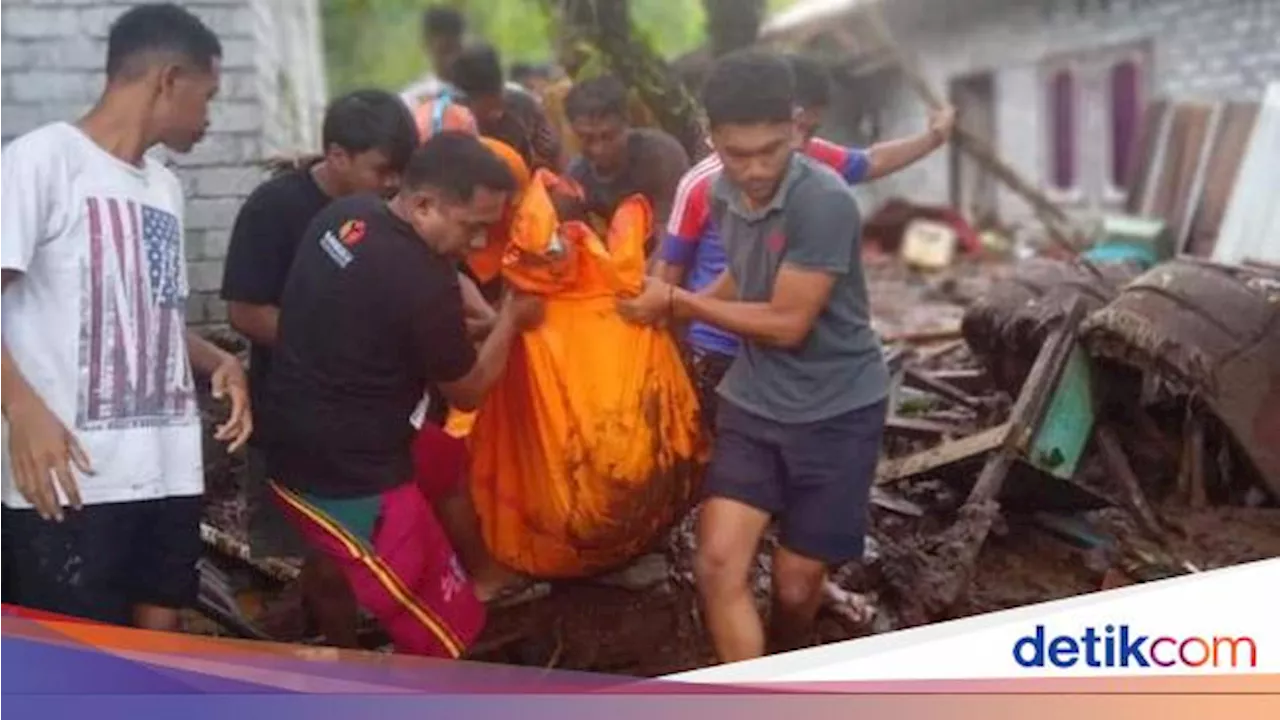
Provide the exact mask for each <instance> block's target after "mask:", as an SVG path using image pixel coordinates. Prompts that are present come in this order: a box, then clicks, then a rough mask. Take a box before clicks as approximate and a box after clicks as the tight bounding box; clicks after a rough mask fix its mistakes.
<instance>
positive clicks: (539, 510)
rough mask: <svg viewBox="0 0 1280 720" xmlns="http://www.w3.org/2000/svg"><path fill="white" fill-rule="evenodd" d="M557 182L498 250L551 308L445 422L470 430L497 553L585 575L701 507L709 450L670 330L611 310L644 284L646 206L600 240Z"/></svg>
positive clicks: (533, 566) (539, 187)
mask: <svg viewBox="0 0 1280 720" xmlns="http://www.w3.org/2000/svg"><path fill="white" fill-rule="evenodd" d="M558 182H559V181H558V179H557V178H555V176H553V175H550V174H549V173H546V171H541V170H540V171H539V172H538V173H537V174H536V175H535V176H534V178H533V182H532V183H531V184H530V185H529V186H528V187H527V188H526V190H525V192H523V193H522V195H521V197H520V199H519V201H518V206H517V207H516V208H515V210H514V213H513V215H512V217H511V222H510V225H509V228H510V230H509V232H510V234H509V241H508V242H507V243H506V247H505V251H504V254H503V258H502V264H503V269H502V272H503V276H504V278H505V279H506V281H507V282H508V283H509V284H510V285H512V286H514V287H516V288H519V289H521V290H524V291H526V292H531V293H536V294H539V295H543V296H545V297H546V301H547V303H546V319H545V321H544V322H543V324H542V325H541V326H540V327H538V328H537V329H535V330H533V331H530V332H527V333H524V334H523V335H522V336H521V338H520V340H519V342H518V343H517V344H516V346H515V347H514V348H513V349H512V353H511V358H510V361H509V363H508V366H507V369H506V373H505V375H504V376H503V378H502V379H501V380H500V381H499V384H498V386H497V387H496V388H495V389H494V390H493V392H492V393H491V394H490V395H489V397H488V398H487V399H486V401H485V403H484V405H483V406H482V407H481V408H480V410H479V411H478V413H476V414H475V415H474V416H469V415H464V414H455V415H454V416H453V417H451V418H450V422H449V426H448V429H449V431H450V432H452V433H455V434H458V435H467V436H468V443H469V445H470V449H471V487H472V494H473V497H474V499H475V505H476V511H477V513H478V515H479V517H480V526H481V531H482V533H483V535H484V538H485V542H486V543H487V544H488V546H489V549H490V551H491V552H492V553H493V554H494V555H495V557H496V558H497V559H498V560H500V561H501V562H503V563H505V564H507V565H509V566H511V567H513V568H515V569H517V570H520V571H522V572H526V573H529V574H532V575H536V576H541V577H578V576H584V575H589V574H592V573H595V572H598V571H601V570H605V569H608V568H610V567H614V566H617V565H620V564H623V563H625V562H627V561H628V560H631V559H632V558H634V557H635V556H637V555H639V554H641V553H643V552H645V551H646V550H647V549H648V548H649V547H650V546H651V545H652V544H653V542H654V541H655V539H657V537H658V535H659V534H660V533H661V532H662V531H663V530H665V529H666V528H667V527H669V526H670V524H671V523H672V521H674V520H675V519H677V517H678V516H679V514H680V513H682V512H683V511H684V510H686V509H687V508H688V507H689V506H690V504H691V503H692V501H693V499H694V495H695V491H696V489H697V488H696V486H697V482H698V479H699V478H700V477H701V470H702V467H703V465H704V463H705V460H706V449H705V445H704V444H703V440H702V438H701V436H700V434H699V432H700V431H699V424H698V401H697V396H696V394H695V392H694V389H693V386H692V384H691V383H690V381H689V378H688V375H687V374H686V372H685V370H684V366H683V364H682V362H681V358H680V352H679V349H678V348H677V346H676V343H675V341H674V340H673V339H672V337H671V335H670V334H669V333H668V332H667V331H665V330H660V329H654V328H647V327H639V326H636V325H632V324H629V323H627V322H625V321H624V320H622V318H621V317H619V316H618V314H617V312H616V310H615V308H614V297H615V295H625V294H634V293H636V292H638V291H639V289H640V287H641V285H642V283H643V279H644V262H645V258H644V242H645V239H646V238H647V237H648V235H649V230H650V228H651V226H652V222H653V219H652V214H651V211H650V209H649V206H648V203H647V202H645V200H644V199H643V198H641V197H639V196H636V197H633V198H630V199H628V200H626V201H625V202H624V203H623V204H622V206H621V207H620V208H619V209H618V211H617V213H616V214H615V215H614V217H613V219H612V223H611V225H610V228H609V232H608V236H607V239H606V240H605V241H602V240H601V239H600V238H599V237H598V236H597V235H596V234H595V233H594V232H593V231H592V230H590V228H588V226H586V225H585V224H583V223H581V222H576V221H571V222H567V223H561V222H559V220H558V218H557V217H556V214H555V209H554V207H553V204H552V201H551V196H550V193H549V188H550V187H558ZM468 426H469V427H468ZM468 430H469V433H468Z"/></svg>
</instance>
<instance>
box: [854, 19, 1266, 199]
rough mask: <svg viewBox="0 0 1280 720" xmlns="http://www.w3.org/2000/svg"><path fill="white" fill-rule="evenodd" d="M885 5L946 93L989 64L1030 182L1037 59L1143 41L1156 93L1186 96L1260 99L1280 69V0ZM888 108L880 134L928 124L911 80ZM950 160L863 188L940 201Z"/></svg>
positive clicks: (1036, 172) (1008, 134)
mask: <svg viewBox="0 0 1280 720" xmlns="http://www.w3.org/2000/svg"><path fill="white" fill-rule="evenodd" d="M884 7H885V8H886V9H885V14H886V19H887V21H888V23H889V25H890V27H891V29H892V31H893V33H894V36H895V38H896V39H897V40H898V41H899V43H900V44H901V45H902V46H903V47H904V48H906V49H907V50H908V51H910V52H911V53H912V54H914V56H915V57H916V58H918V60H919V62H920V65H921V67H922V69H923V70H924V72H925V73H926V75H927V76H928V77H929V79H930V81H931V82H932V83H933V85H934V87H936V88H937V89H938V90H939V92H943V93H945V92H946V89H947V87H948V83H949V82H950V81H951V79H953V78H956V77H960V76H963V75H967V74H971V73H975V72H980V71H988V70H989V71H993V76H994V78H993V79H994V84H995V94H996V124H997V138H996V145H997V149H998V150H999V151H1000V154H1001V156H1002V157H1003V158H1004V159H1005V160H1006V161H1007V162H1009V163H1010V164H1011V165H1013V166H1014V167H1015V168H1017V169H1018V170H1019V171H1021V172H1023V173H1024V174H1025V175H1026V176H1027V177H1028V179H1031V180H1033V181H1043V178H1044V168H1045V165H1046V163H1045V160H1046V145H1047V139H1046V133H1045V128H1044V112H1043V108H1042V106H1043V102H1044V97H1045V88H1044V84H1043V80H1042V79H1041V66H1040V63H1041V62H1042V61H1043V60H1044V59H1046V58H1048V57H1050V56H1053V55H1056V54H1060V53H1067V52H1077V51H1082V50H1089V49H1093V48H1104V47H1111V46H1116V45H1121V44H1125V43H1132V42H1137V41H1143V40H1146V41H1149V42H1150V43H1151V49H1152V66H1151V77H1150V80H1151V85H1150V87H1149V90H1150V91H1151V92H1152V93H1153V94H1154V95H1164V96H1172V97H1177V98H1179V99H1192V98H1203V99H1209V100H1220V99H1251V100H1258V99H1260V98H1261V96H1262V91H1263V88H1264V86H1265V85H1266V82H1267V81H1268V80H1269V79H1276V78H1280V0H963V1H962V2H961V1H959V0H894V1H893V2H886V3H884ZM884 111H885V116H886V117H885V129H884V133H883V134H882V137H886V138H887V137H894V136H895V135H900V134H905V133H909V132H916V131H919V130H920V129H921V128H922V127H923V123H924V107H923V105H922V104H920V103H919V102H918V101H917V99H916V98H915V96H914V95H913V94H912V93H911V92H910V91H909V90H908V89H906V88H905V87H903V88H902V91H901V92H898V93H896V94H894V95H893V96H892V98H891V100H890V102H888V103H886V106H885V108H884ZM1079 144H1080V145H1081V146H1089V147H1091V148H1094V149H1096V148H1099V147H1102V146H1104V144H1105V141H1104V140H1102V139H1101V138H1089V137H1081V139H1080V143H1079ZM1089 161H1090V162H1098V161H1099V160H1098V158H1092V159H1090V160H1089ZM948 167H949V166H948V159H947V154H946V152H938V153H935V154H934V155H933V156H931V157H930V158H929V159H927V160H925V161H923V162H921V163H919V164H918V165H916V166H914V167H912V168H910V169H908V170H906V171H903V172H902V173H900V174H898V175H896V176H894V177H892V178H889V179H886V180H884V181H881V182H879V183H876V185H875V186H873V187H870V188H868V189H867V190H866V191H865V192H864V197H866V198H867V200H868V202H870V203H874V202H876V201H877V200H879V199H882V198H885V197H888V196H891V195H894V194H900V195H903V196H905V197H909V198H914V199H917V200H921V201H926V202H936V203H945V202H947V201H948V200H949V192H948V185H949V171H948ZM998 206H999V209H1000V212H1001V215H1002V217H1003V218H1005V219H1006V220H1008V219H1017V218H1025V217H1027V216H1028V215H1029V214H1030V213H1029V209H1028V208H1027V206H1026V205H1025V204H1024V203H1023V202H1022V201H1021V200H1020V199H1018V198H1017V197H1016V196H1014V195H1013V194H1012V193H1011V192H1009V191H1008V190H1007V189H1004V188H1003V187H1002V188H1001V190H1000V194H999V198H998ZM868 209H869V208H868Z"/></svg>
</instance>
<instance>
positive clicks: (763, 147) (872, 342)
mask: <svg viewBox="0 0 1280 720" xmlns="http://www.w3.org/2000/svg"><path fill="white" fill-rule="evenodd" d="M794 104H795V103H794V81H793V78H792V74H791V69H790V66H789V65H788V63H787V62H786V61H785V60H784V59H782V58H780V57H777V56H773V55H768V54H763V53H759V52H746V53H740V54H735V55H730V56H727V57H725V58H724V59H722V60H721V61H720V62H719V63H718V64H717V65H716V67H715V69H714V70H713V71H712V74H711V76H710V78H709V79H708V80H707V84H706V87H705V89H704V96H703V105H704V107H705V108H706V111H707V118H708V120H709V121H710V125H711V138H712V141H713V142H714V143H715V146H716V151H717V152H718V153H719V154H720V157H721V159H722V160H723V161H724V170H723V172H722V174H721V176H720V177H719V178H718V179H717V180H716V182H715V185H714V186H713V188H712V201H711V211H710V212H711V215H712V221H713V222H714V223H715V224H716V225H717V226H718V227H719V228H720V229H721V234H722V237H723V243H724V246H725V251H726V255H727V257H728V267H727V269H726V271H725V272H724V273H723V274H721V276H720V277H719V279H717V280H716V281H715V282H713V283H712V284H711V285H710V286H708V287H707V288H706V289H704V290H703V291H701V292H698V293H696V294H695V293H692V292H689V291H687V290H683V289H681V288H678V287H675V286H673V285H668V284H666V283H663V282H662V281H660V280H657V279H651V280H649V281H648V283H647V285H646V286H645V289H644V291H643V292H642V293H641V294H640V295H639V296H637V297H635V298H633V299H629V300H623V301H620V302H619V311H620V312H621V313H622V314H623V315H624V316H625V317H627V318H629V319H631V320H633V321H636V322H645V323H656V322H662V321H664V320H668V319H672V318H679V319H692V320H698V321H701V322H704V323H707V324H710V325H714V326H717V327H720V328H723V329H724V330H726V331H729V332H732V333H734V334H737V335H740V336H742V337H743V338H744V340H745V343H744V346H743V351H742V352H741V353H740V354H739V355H738V357H737V358H736V359H735V360H734V363H733V365H732V366H731V367H730V369H729V371H728V372H727V373H726V375H725V378H724V380H723V382H722V383H721V384H720V387H719V394H720V397H721V402H720V407H719V411H718V417H717V420H716V424H717V427H718V436H717V438H716V446H715V455H714V457H713V458H712V462H711V468H710V471H709V473H708V476H707V482H706V494H707V496H708V499H707V500H706V502H705V503H704V505H703V507H702V511H701V514H700V516H699V527H698V556H697V558H696V562H695V570H696V574H697V579H698V589H699V594H700V595H701V596H702V601H703V605H704V612H705V616H706V620H707V627H708V630H709V631H710V633H711V636H712V642H713V644H714V646H715V648H716V653H717V654H718V655H719V657H720V659H721V660H722V661H724V662H731V661H736V660H743V659H747V658H751V657H757V656H760V655H762V654H763V653H764V652H765V646H766V639H765V632H764V627H763V623H762V622H761V620H760V616H759V614H758V613H757V611H756V608H755V604H754V601H753V599H752V593H751V589H750V587H749V585H748V580H749V578H748V574H749V571H750V568H751V564H752V561H753V559H754V557H755V553H756V550H757V547H758V543H759V540H760V538H761V536H762V535H763V533H764V531H765V529H766V528H767V527H768V525H769V523H770V521H771V520H772V519H774V518H776V519H777V521H778V523H779V529H780V540H781V543H780V547H779V548H778V550H777V551H776V552H775V554H774V558H773V583H774V607H773V611H772V613H771V618H772V627H771V628H770V631H771V632H770V638H769V639H770V640H771V641H772V643H771V645H772V647H773V648H774V649H789V648H792V647H796V646H797V645H800V644H803V642H804V640H805V639H806V635H807V633H808V632H809V631H810V630H811V626H812V622H813V618H814V615H815V614H816V612H817V609H818V604H819V601H820V599H821V591H822V583H823V581H824V580H825V578H826V573H827V570H828V568H830V567H834V566H838V565H840V564H842V563H844V562H847V561H849V560H851V559H855V558H858V557H861V555H862V550H863V542H864V538H865V535H866V526H867V500H868V497H869V494H870V487H871V480H872V477H873V475H874V473H875V466H876V460H877V458H878V456H879V447H880V438H881V434H882V430H883V427H884V418H885V408H886V402H887V401H886V397H887V395H888V387H889V376H888V371H887V369H886V368H885V365H884V361H883V356H882V353H881V350H880V347H879V344H878V342H877V340H876V337H875V334H874V333H873V332H872V330H871V326H870V322H869V320H868V308H867V289H866V282H865V279H864V277H863V273H862V264H861V254H860V252H859V247H858V243H859V236H860V218H859V215H858V208H857V204H856V203H855V202H854V200H853V196H852V195H851V194H850V193H849V190H848V188H847V186H846V185H845V182H844V180H843V179H841V177H840V176H839V175H838V174H836V173H835V172H834V171H832V170H830V169H828V168H827V167H825V166H823V165H821V164H820V163H817V162H815V161H812V160H810V159H808V158H807V157H805V156H803V155H801V154H799V153H796V152H794V150H793V148H794V142H793V141H794V133H795V127H794V120H793V110H792V108H793V106H794Z"/></svg>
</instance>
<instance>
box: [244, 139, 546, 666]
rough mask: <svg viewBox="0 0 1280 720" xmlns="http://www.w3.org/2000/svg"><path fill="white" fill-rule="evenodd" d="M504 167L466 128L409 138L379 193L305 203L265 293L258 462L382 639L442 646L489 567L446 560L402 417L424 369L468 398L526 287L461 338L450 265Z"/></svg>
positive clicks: (486, 580)
mask: <svg viewBox="0 0 1280 720" xmlns="http://www.w3.org/2000/svg"><path fill="white" fill-rule="evenodd" d="M514 188H515V180H514V178H513V177H512V176H511V173H510V172H509V171H508V169H507V167H506V165H505V164H504V163H503V162H502V160H500V159H499V158H498V157H497V155H495V154H494V153H493V152H491V151H490V150H489V149H488V148H486V147H485V146H484V145H483V144H482V143H481V142H480V141H479V140H478V139H477V138H475V137H474V136H471V135H467V134H463V133H456V132H442V133H438V134H436V135H434V136H433V137H432V138H431V139H430V140H428V141H427V142H426V143H425V144H424V145H423V146H422V147H421V148H420V149H419V150H417V151H416V152H415V153H414V154H413V157H412V159H411V160H410V162H409V165H408V167H407V168H406V170H405V173H404V176H403V180H402V183H401V187H400V191H399V192H398V193H397V194H396V196H395V197H394V198H392V199H391V200H390V201H383V200H382V199H380V198H378V197H376V196H370V195H365V196H357V197H351V198H346V199H343V200H339V201H337V202H334V203H333V204H332V205H330V206H329V207H328V208H326V209H325V210H324V211H322V212H321V213H320V215H319V216H317V217H316V219H315V221H314V222H313V223H312V224H311V226H310V228H309V229H308V231H307V233H306V236H305V239H304V240H303V241H302V243H301V245H300V246H299V248H298V252H297V257H296V259H295V261H294V265H293V269H292V270H291V272H290V274H289V279H288V282H287V284H286V286H285V291H284V295H283V297H282V301H281V311H280V333H279V342H278V344H277V346H276V356H275V362H274V365H273V367H272V371H271V376H270V378H269V380H268V401H267V403H266V411H265V412H266V413H267V415H268V416H269V419H268V422H269V423H270V424H271V426H272V428H273V431H272V434H271V438H270V443H269V445H268V449H267V468H268V472H269V474H270V477H271V478H272V481H271V488H272V490H273V492H274V493H275V496H276V499H277V501H278V502H279V503H280V505H281V507H282V508H284V509H285V510H286V513H287V515H288V517H289V519H290V521H291V522H292V523H293V525H294V527H296V528H297V529H298V530H300V532H301V533H302V535H303V536H304V537H305V538H306V540H307V541H308V543H309V544H310V545H311V546H312V548H313V549H315V550H317V551H319V552H322V553H324V554H325V555H327V556H328V557H329V558H330V559H331V560H332V561H333V562H334V563H335V564H337V565H338V566H339V567H341V568H342V570H343V573H344V575H345V576H346V578H347V581H348V583H349V584H350V586H351V588H352V589H353V590H354V591H355V595H356V598H357V600H358V601H359V602H360V604H361V605H362V606H364V607H365V608H367V609H368V610H369V611H370V612H372V613H373V614H374V615H375V616H376V617H377V618H378V620H379V621H380V622H381V624H382V625H383V627H384V629H385V630H386V631H387V633H388V634H389V635H390V636H391V639H392V641H393V642H394V643H395V645H396V647H397V649H398V650H400V651H402V652H409V653H414V654H425V655H437V656H445V657H457V656H458V655H460V654H461V653H462V652H463V651H464V650H465V648H466V646H467V644H468V643H469V642H470V641H471V640H473V639H474V637H475V635H476V634H478V633H479V631H480V628H481V626H482V625H483V615H484V612H483V606H482V605H480V604H479V599H481V598H483V597H486V596H490V595H492V594H493V593H494V592H495V591H496V590H497V588H496V587H491V586H487V585H488V584H490V583H492V582H494V581H497V580H499V579H502V580H505V579H506V578H505V577H502V576H501V574H500V573H491V574H483V576H482V574H481V573H476V582H475V586H474V588H473V587H472V586H471V584H470V583H469V582H468V580H467V578H466V577H465V576H464V575H463V574H462V572H461V570H460V568H459V566H458V562H457V560H456V558H455V556H454V555H453V552H452V550H451V549H450V548H449V545H448V539H447V537H446V535H445V533H444V531H443V530H442V529H441V527H440V525H439V522H438V521H437V518H436V517H435V515H434V514H433V512H432V509H431V506H430V504H429V502H428V498H427V497H426V496H425V494H424V493H423V492H422V490H421V489H420V487H419V486H418V484H417V482H415V474H414V467H413V458H412V453H411V445H412V442H413V438H414V434H415V433H414V430H413V427H412V426H411V424H410V422H409V418H410V415H411V414H412V413H413V411H414V408H415V406H416V405H417V404H418V401H419V400H420V399H421V398H422V394H423V391H424V390H425V389H426V387H427V386H428V385H433V386H435V387H437V388H439V390H440V392H441V393H442V394H443V395H444V397H445V398H446V399H447V400H448V401H449V403H450V404H451V405H452V406H454V407H457V408H461V409H473V408H475V407H477V406H478V405H479V403H480V402H481V400H482V399H483V398H484V395H485V394H486V393H487V392H488V391H489V389H490V388H491V387H492V386H493V385H494V384H495V382H496V381H497V380H498V378H499V376H500V375H501V373H502V371H503V368H504V367H505V365H506V361H507V355H508V352H509V350H510V348H511V346H512V344H513V341H514V340H515V338H516V337H517V336H518V335H519V333H520V332H521V331H522V330H524V329H527V328H528V327H531V326H533V325H534V324H536V323H537V322H538V321H539V320H540V319H541V312H542V305H541V301H540V300H538V299H536V298H533V297H529V296H520V295H508V296H506V297H505V298H504V299H503V302H502V305H501V307H500V309H499V310H498V316H497V319H496V321H495V322H494V324H493V327H492V329H490V331H489V333H488V335H487V336H486V337H485V339H484V341H483V343H482V344H481V345H480V347H479V349H478V350H477V349H476V347H475V346H474V345H473V344H472V341H471V339H470V338H469V337H468V332H467V327H466V317H465V310H464V308H463V300H462V297H461V292H460V286H459V278H458V273H457V269H456V267H457V266H456V263H457V260H458V258H460V257H461V255H462V254H463V253H464V252H466V250H467V248H468V247H469V245H470V242H471V240H472V238H474V237H475V236H476V235H477V234H479V233H481V232H484V231H485V230H486V229H487V228H488V226H489V225H491V224H493V223H495V222H497V221H498V220H499V219H501V217H502V214H503V210H504V207H505V205H506V203H507V201H508V199H509V197H510V194H511V192H512V191H513V189H514Z"/></svg>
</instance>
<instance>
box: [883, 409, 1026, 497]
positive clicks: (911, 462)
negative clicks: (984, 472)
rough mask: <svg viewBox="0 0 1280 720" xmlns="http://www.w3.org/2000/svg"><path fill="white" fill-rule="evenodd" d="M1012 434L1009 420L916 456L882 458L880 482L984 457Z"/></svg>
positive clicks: (892, 480)
mask: <svg viewBox="0 0 1280 720" xmlns="http://www.w3.org/2000/svg"><path fill="white" fill-rule="evenodd" d="M1008 434H1009V423H1005V424H1003V425H997V426H995V427H992V428H987V429H986V430H983V431H982V432H978V433H974V434H972V435H969V436H968V437H963V438H960V439H958V440H953V441H951V442H948V443H943V444H942V445H939V446H937V447H933V448H929V449H928V450H924V451H921V452H918V453H915V454H914V455H908V456H906V457H901V458H893V459H891V460H882V461H881V462H880V465H879V467H877V468H876V483H877V484H884V483H892V482H898V481H900V480H905V479H908V478H913V477H920V476H923V475H927V474H931V473H934V472H938V471H941V470H943V469H945V468H947V467H948V466H950V465H954V464H956V463H960V462H963V461H965V460H971V459H973V458H977V457H981V456H983V455H985V454H986V453H989V452H991V451H992V450H994V449H995V448H998V447H1000V445H1001V444H1002V443H1003V442H1004V439H1005V436H1006V435H1008Z"/></svg>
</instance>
